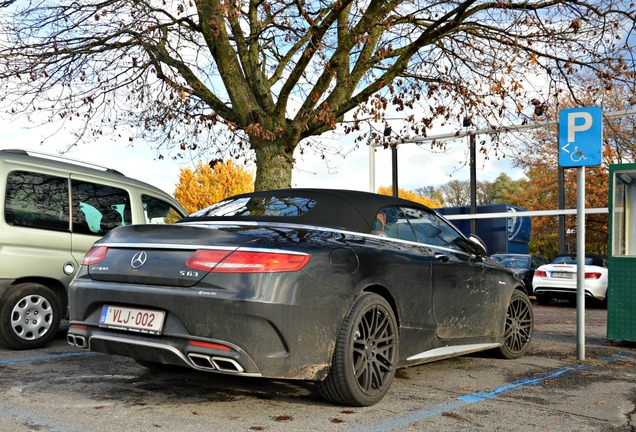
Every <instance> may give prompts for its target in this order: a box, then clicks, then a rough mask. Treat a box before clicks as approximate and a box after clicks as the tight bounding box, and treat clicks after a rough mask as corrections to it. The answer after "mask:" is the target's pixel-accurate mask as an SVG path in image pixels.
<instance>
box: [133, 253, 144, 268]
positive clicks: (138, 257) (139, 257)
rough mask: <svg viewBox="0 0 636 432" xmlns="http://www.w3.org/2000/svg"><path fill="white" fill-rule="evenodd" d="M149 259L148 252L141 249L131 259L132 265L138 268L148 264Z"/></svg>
mask: <svg viewBox="0 0 636 432" xmlns="http://www.w3.org/2000/svg"><path fill="white" fill-rule="evenodd" d="M147 259H148V254H147V253H146V251H139V252H137V253H136V254H135V255H134V256H133V257H132V259H131V260H130V266H131V267H132V268H134V269H138V268H139V267H141V266H142V265H144V264H146V260H147Z"/></svg>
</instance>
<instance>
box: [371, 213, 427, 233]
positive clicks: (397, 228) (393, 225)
mask: <svg viewBox="0 0 636 432" xmlns="http://www.w3.org/2000/svg"><path fill="white" fill-rule="evenodd" d="M371 234H376V235H379V236H382V237H392V238H397V239H401V240H409V241H417V239H416V237H415V233H414V232H413V229H412V228H411V225H410V224H409V221H408V219H407V217H406V216H405V214H404V213H403V212H402V209H400V208H399V207H385V208H383V209H380V211H378V213H377V215H376V217H375V220H374V221H373V226H372V228H371Z"/></svg>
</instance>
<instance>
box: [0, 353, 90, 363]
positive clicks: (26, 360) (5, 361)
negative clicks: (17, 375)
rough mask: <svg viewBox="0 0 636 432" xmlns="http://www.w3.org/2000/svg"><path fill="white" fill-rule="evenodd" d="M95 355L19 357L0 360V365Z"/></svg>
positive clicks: (70, 354)
mask: <svg viewBox="0 0 636 432" xmlns="http://www.w3.org/2000/svg"><path fill="white" fill-rule="evenodd" d="M95 354H97V353H94V352H88V351H87V352H70V353H62V354H47V355H42V356H31V357H19V358H14V359H6V360H2V359H0V365H6V364H12V363H22V362H30V361H35V360H51V359H57V358H65V357H79V356H86V355H95Z"/></svg>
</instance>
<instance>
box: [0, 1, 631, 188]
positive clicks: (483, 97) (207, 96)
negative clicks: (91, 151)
mask: <svg viewBox="0 0 636 432" xmlns="http://www.w3.org/2000/svg"><path fill="white" fill-rule="evenodd" d="M3 3H4V4H6V5H9V6H8V7H7V8H4V9H3V14H2V15H1V16H0V60H1V61H0V103H1V105H2V106H3V107H5V109H6V111H7V113H9V114H12V115H14V114H15V115H20V114H22V115H27V116H30V117H29V119H30V120H31V121H32V122H34V123H49V122H58V121H59V122H62V123H63V125H64V126H65V127H66V128H71V129H72V130H74V131H75V132H76V133H77V135H78V140H81V139H85V140H92V139H93V137H94V136H102V135H115V136H117V135H128V136H129V139H130V140H133V139H134V138H135V137H140V138H142V139H143V140H144V142H146V141H149V140H153V139H154V140H155V144H156V145H157V147H158V148H159V149H160V151H162V152H163V151H167V152H169V153H171V152H173V151H176V152H177V155H179V154H180V152H191V151H196V152H204V151H216V152H219V153H220V154H221V156H222V157H224V158H228V157H233V156H236V154H231V152H239V153H241V154H246V153H247V154H249V156H250V157H254V158H255V160H256V179H255V187H256V189H257V190H265V189H275V188H280V187H289V186H290V185H291V173H292V168H293V165H294V152H295V150H296V149H297V148H298V147H299V144H300V143H301V142H303V141H305V140H307V139H309V138H311V137H317V136H319V135H321V134H323V133H324V132H325V131H329V130H334V129H335V128H336V126H337V125H338V124H339V123H341V122H342V121H343V120H345V115H347V116H348V118H347V120H350V121H351V123H346V124H345V127H344V131H345V132H354V131H359V130H360V129H361V125H366V124H367V122H371V121H373V122H382V120H383V118H384V116H385V113H386V112H387V111H388V110H391V112H393V111H397V112H405V115H404V117H405V118H404V121H403V122H402V124H401V128H400V130H399V131H398V130H397V128H394V129H395V130H396V131H397V132H396V133H397V134H398V136H399V138H400V139H408V138H410V137H412V136H422V135H426V133H427V131H429V130H430V129H431V128H432V127H434V126H438V125H443V126H450V127H456V128H457V129H458V130H459V129H461V128H462V126H461V125H462V124H463V121H464V119H467V118H470V119H472V120H473V124H477V123H479V122H478V121H477V120H479V119H481V122H482V123H483V124H486V125H490V126H491V127H492V129H493V131H494V130H496V129H497V127H498V126H499V125H501V124H502V123H508V122H510V121H513V120H515V119H518V118H520V117H522V118H523V117H524V116H525V114H526V113H527V112H528V111H530V112H533V111H534V110H535V109H536V108H537V106H540V105H541V104H542V103H543V102H542V101H538V102H535V101H536V100H537V97H539V98H541V99H546V100H547V99H548V98H549V97H550V95H557V96H559V95H561V94H562V92H565V93H567V92H568V91H569V89H570V88H571V85H570V81H571V79H572V77H573V76H574V74H575V73H576V72H577V71H580V70H588V71H590V73H591V74H592V75H594V76H596V77H598V78H599V79H602V81H603V83H602V85H601V87H606V86H609V85H611V84H612V83H614V82H633V80H634V58H636V56H634V52H633V50H634V49H635V48H634V46H633V43H630V42H632V41H630V39H633V36H632V33H633V30H634V22H635V20H636V18H635V16H634V8H633V4H632V0H595V1H586V0H556V1H542V0H519V1H492V2H488V1H479V2H477V1H474V0H465V1H461V0H458V1H430V0H394V1H384V0H308V1H297V0H245V1H242V2H237V1H224V0H174V1H163V2H161V1H142V0H140V1H130V0H83V1H74V2H70V1H67V2H58V1H34V2H31V1H28V2H27V1H25V2H15V3H13V2H11V1H5V2H3ZM542 80H543V81H542ZM538 81H542V85H541V87H542V88H541V89H537V88H533V83H535V82H538ZM407 110H408V111H407ZM219 129H221V130H225V131H228V132H229V134H228V136H227V137H218V136H217V134H218V133H219ZM124 131H125V132H124ZM223 138H225V139H223ZM370 138H371V139H375V140H377V141H381V140H382V139H383V138H384V137H383V136H382V134H377V133H373V134H372V136H371V137H370ZM305 142H306V141H305ZM308 145H309V144H308ZM441 145H442V146H443V144H441ZM301 150H302V148H301ZM161 156H163V154H161Z"/></svg>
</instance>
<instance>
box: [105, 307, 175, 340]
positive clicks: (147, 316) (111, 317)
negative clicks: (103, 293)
mask: <svg viewBox="0 0 636 432" xmlns="http://www.w3.org/2000/svg"><path fill="white" fill-rule="evenodd" d="M165 316H166V313H165V312H164V311H157V310H149V309H136V308H130V307H122V306H110V305H104V306H103V307H102V314H101V315H100V317H99V326H100V327H107V328H112V329H117V330H128V331H134V332H137V333H144V334H161V331H162V330H163V321H164V318H165Z"/></svg>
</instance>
